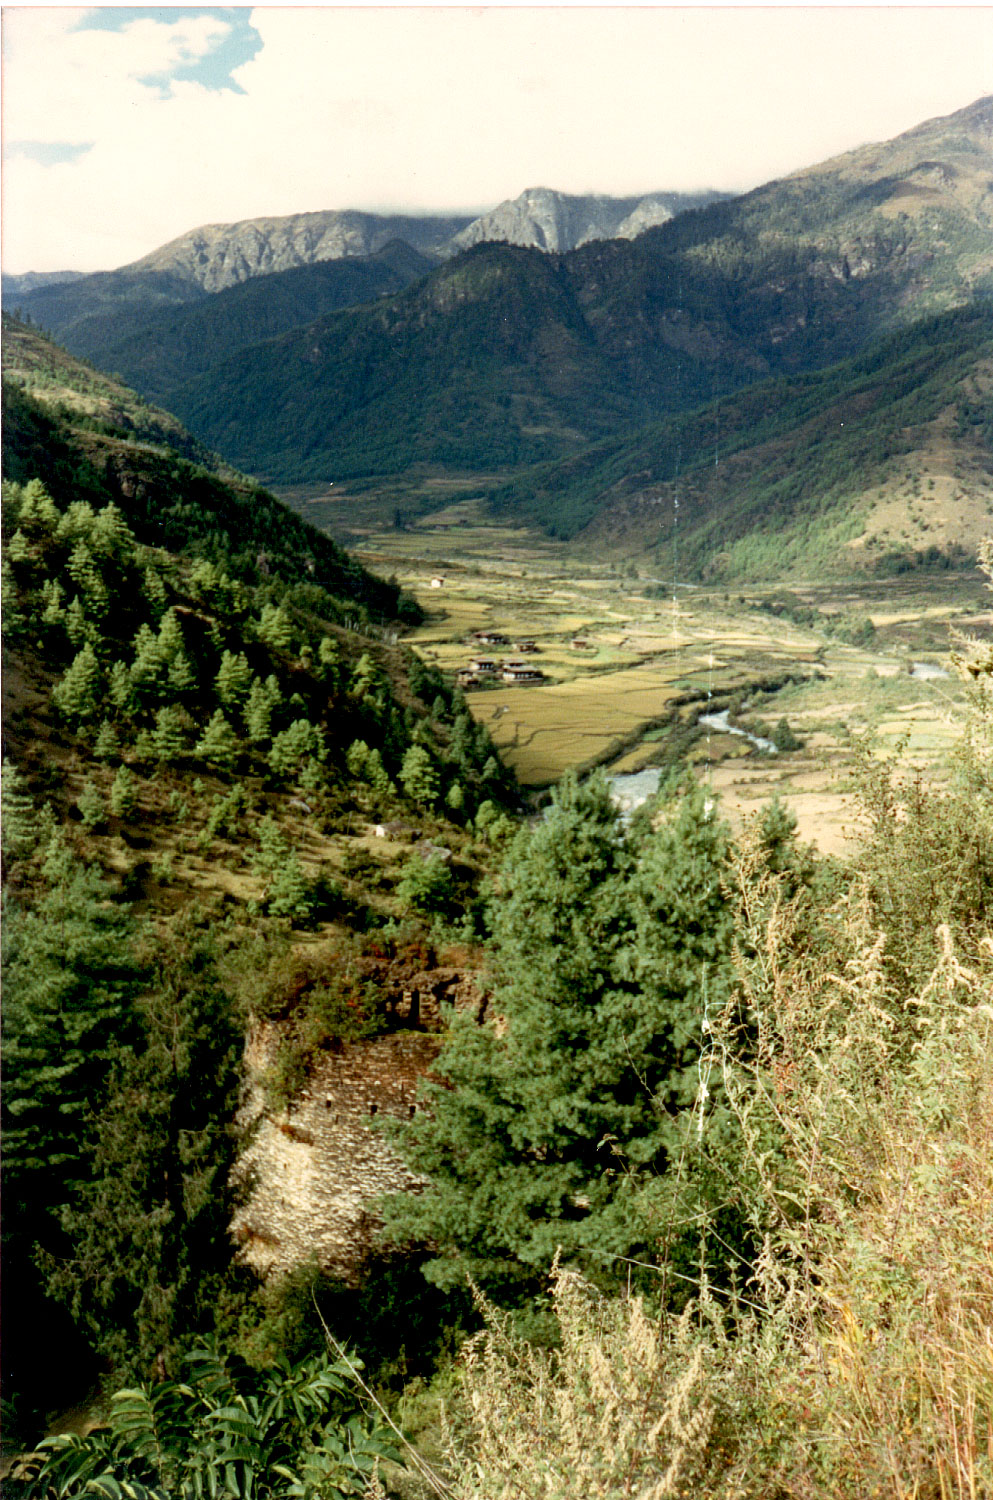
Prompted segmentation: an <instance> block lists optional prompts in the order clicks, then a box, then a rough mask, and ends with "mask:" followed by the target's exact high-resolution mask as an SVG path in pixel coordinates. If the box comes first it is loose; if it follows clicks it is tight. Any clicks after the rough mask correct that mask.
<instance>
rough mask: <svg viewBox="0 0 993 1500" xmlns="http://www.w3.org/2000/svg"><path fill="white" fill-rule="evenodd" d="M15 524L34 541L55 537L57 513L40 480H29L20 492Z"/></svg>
mask: <svg viewBox="0 0 993 1500" xmlns="http://www.w3.org/2000/svg"><path fill="white" fill-rule="evenodd" d="M17 524H18V526H19V527H20V529H21V530H22V531H23V532H25V533H26V534H27V535H28V536H29V537H31V538H32V539H34V540H47V539H49V538H51V537H54V536H55V533H56V531H57V530H58V525H59V512H58V510H57V509H56V506H55V502H54V501H53V500H52V497H51V496H50V495H49V494H48V492H47V490H46V489H45V487H44V485H43V484H42V482H41V480H40V479H32V480H30V481H29V482H28V483H27V484H26V485H25V486H24V488H23V490H21V492H20V502H19V505H18V511H17Z"/></svg>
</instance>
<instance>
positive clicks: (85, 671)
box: [52, 641, 100, 724]
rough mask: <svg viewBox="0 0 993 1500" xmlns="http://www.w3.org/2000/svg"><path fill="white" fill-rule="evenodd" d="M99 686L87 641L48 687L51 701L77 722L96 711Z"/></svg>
mask: <svg viewBox="0 0 993 1500" xmlns="http://www.w3.org/2000/svg"><path fill="white" fill-rule="evenodd" d="M99 688H100V664H99V662H98V661H97V658H96V653H95V652H94V650H93V647H92V646H91V645H90V643H89V641H87V642H86V644H85V646H83V648H82V650H81V651H79V652H77V654H76V656H75V657H74V658H73V661H72V663H71V665H70V666H69V668H68V670H67V671H66V673H65V675H64V677H62V678H61V680H60V681H59V682H57V683H56V684H55V687H54V688H53V689H52V701H53V702H54V704H55V706H56V708H58V709H59V711H60V712H61V713H62V714H64V716H65V717H66V718H67V719H68V720H69V722H70V723H73V724H75V723H80V722H82V721H85V720H86V719H91V718H92V717H93V716H94V714H95V713H96V712H97V708H98V693H99Z"/></svg>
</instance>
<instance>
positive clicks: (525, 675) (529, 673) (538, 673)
mask: <svg viewBox="0 0 993 1500" xmlns="http://www.w3.org/2000/svg"><path fill="white" fill-rule="evenodd" d="M500 676H501V677H502V678H503V681H504V682H544V680H545V674H544V672H543V671H542V670H541V668H540V667H528V666H525V664H524V663H523V662H507V663H506V664H505V666H504V668H503V671H502V672H501V673H500Z"/></svg>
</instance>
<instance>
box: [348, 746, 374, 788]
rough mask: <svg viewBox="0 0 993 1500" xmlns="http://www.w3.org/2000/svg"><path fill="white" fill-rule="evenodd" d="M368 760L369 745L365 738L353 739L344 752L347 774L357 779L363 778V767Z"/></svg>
mask: <svg viewBox="0 0 993 1500" xmlns="http://www.w3.org/2000/svg"><path fill="white" fill-rule="evenodd" d="M368 761H369V746H368V745H367V744H366V742H365V740H353V741H352V743H351V744H350V745H349V747H348V749H347V750H346V752H345V765H346V766H347V767H348V774H349V775H350V776H355V777H357V778H358V779H359V780H364V778H365V768H366V765H367V764H368Z"/></svg>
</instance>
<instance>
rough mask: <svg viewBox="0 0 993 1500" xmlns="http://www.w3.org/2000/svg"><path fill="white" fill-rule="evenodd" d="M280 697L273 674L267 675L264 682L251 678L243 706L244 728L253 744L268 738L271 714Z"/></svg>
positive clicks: (278, 703)
mask: <svg viewBox="0 0 993 1500" xmlns="http://www.w3.org/2000/svg"><path fill="white" fill-rule="evenodd" d="M282 697H283V695H282V693H281V692H280V689H279V683H278V682H277V680H276V678H275V677H274V676H270V677H267V678H266V680H265V682H263V681H262V680H261V678H259V677H255V678H253V680H252V686H251V689H250V691H249V694H248V703H247V704H246V706H245V729H246V732H247V735H248V738H249V740H250V742H251V743H252V744H253V745H259V744H262V743H263V742H264V741H265V740H267V739H268V738H269V734H270V730H271V727H272V716H273V714H274V713H275V711H276V709H277V708H278V707H279V705H280V703H281V702H282Z"/></svg>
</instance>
